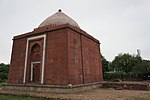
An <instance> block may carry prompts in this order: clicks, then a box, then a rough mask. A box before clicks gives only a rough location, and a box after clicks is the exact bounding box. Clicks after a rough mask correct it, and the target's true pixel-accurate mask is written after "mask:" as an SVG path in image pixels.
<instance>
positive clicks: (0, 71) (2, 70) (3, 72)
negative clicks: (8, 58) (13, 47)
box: [0, 63, 10, 81]
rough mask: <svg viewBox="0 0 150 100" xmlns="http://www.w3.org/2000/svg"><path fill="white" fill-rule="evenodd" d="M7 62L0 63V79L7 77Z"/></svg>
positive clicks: (3, 79)
mask: <svg viewBox="0 0 150 100" xmlns="http://www.w3.org/2000/svg"><path fill="white" fill-rule="evenodd" d="M9 66H10V65H9V64H4V63H0V81H5V80H7V79H8V72H9Z"/></svg>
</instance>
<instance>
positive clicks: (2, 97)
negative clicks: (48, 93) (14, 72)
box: [0, 94, 46, 100]
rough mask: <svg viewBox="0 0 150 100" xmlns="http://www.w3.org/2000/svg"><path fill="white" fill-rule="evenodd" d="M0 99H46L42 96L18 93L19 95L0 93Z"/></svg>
mask: <svg viewBox="0 0 150 100" xmlns="http://www.w3.org/2000/svg"><path fill="white" fill-rule="evenodd" d="M0 100H46V99H44V98H43V99H42V98H33V97H30V96H28V95H24V94H23V95H20V96H13V95H2V94H0Z"/></svg>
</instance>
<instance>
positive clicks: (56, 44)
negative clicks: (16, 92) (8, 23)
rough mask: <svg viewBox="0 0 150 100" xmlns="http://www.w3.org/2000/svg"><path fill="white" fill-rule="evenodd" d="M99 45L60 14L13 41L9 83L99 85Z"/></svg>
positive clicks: (100, 68)
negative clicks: (97, 83) (96, 83)
mask: <svg viewBox="0 0 150 100" xmlns="http://www.w3.org/2000/svg"><path fill="white" fill-rule="evenodd" d="M100 55H101V54H100V43H99V41H98V40H97V39H95V38H93V37H92V36H90V35H89V34H87V33H86V32H85V31H83V30H81V29H80V27H79V25H78V24H77V23H76V22H75V21H74V20H73V19H71V18H70V17H68V16H67V15H66V14H64V13H63V12H62V11H61V10H59V11H58V12H57V13H55V14H54V15H52V16H50V17H48V18H47V19H46V20H44V21H43V22H42V23H41V24H40V25H39V27H38V28H36V29H34V30H33V31H32V32H29V33H25V34H21V35H18V36H15V37H14V38H13V48H12V56H11V64H10V72H9V79H8V81H9V83H13V84H31V83H37V84H48V85H49V84H50V85H67V84H73V85H74V84H87V83H95V82H100V81H102V64H101V56H100Z"/></svg>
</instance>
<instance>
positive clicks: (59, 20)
mask: <svg viewBox="0 0 150 100" xmlns="http://www.w3.org/2000/svg"><path fill="white" fill-rule="evenodd" d="M63 24H70V25H72V26H75V27H78V28H79V25H78V24H77V23H76V22H75V21H74V20H73V19H72V18H70V17H69V16H67V15H66V14H64V13H63V12H62V11H61V10H58V12H57V13H55V14H53V15H51V16H49V17H48V18H47V19H45V20H44V21H43V22H42V23H41V24H40V25H39V27H43V26H47V25H63Z"/></svg>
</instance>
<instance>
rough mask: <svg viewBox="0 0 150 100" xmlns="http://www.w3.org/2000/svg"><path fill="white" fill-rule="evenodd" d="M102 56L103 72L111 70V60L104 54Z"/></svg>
mask: <svg viewBox="0 0 150 100" xmlns="http://www.w3.org/2000/svg"><path fill="white" fill-rule="evenodd" d="M101 58H102V59H101V60H102V67H103V68H102V69H103V73H105V72H108V71H110V68H109V62H108V61H107V60H106V59H105V57H104V56H101Z"/></svg>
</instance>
